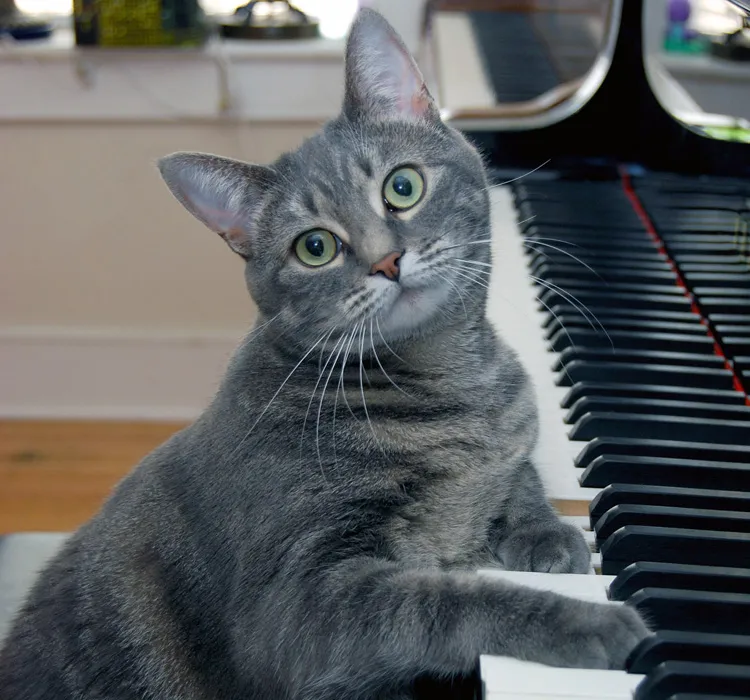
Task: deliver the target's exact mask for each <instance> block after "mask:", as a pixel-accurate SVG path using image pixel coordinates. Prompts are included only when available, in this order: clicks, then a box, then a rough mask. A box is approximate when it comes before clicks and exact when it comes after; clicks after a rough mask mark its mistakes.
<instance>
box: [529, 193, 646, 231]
mask: <svg viewBox="0 0 750 700" xmlns="http://www.w3.org/2000/svg"><path fill="white" fill-rule="evenodd" d="M517 208H518V219H519V222H520V221H527V220H528V224H521V226H520V228H521V230H524V227H525V226H527V225H530V224H531V223H532V222H533V223H534V225H536V226H560V227H563V226H564V227H565V228H585V229H591V230H594V231H608V232H612V235H615V234H616V233H619V232H620V231H642V230H643V224H642V223H641V221H640V219H639V218H638V216H637V214H636V213H635V212H634V211H633V209H632V208H630V209H627V208H625V207H617V208H614V207H612V206H611V205H610V204H609V202H607V204H606V206H605V207H601V208H599V212H597V210H596V207H595V206H593V205H592V202H591V201H589V202H587V204H586V206H585V207H576V206H571V205H570V204H569V203H568V202H564V203H562V202H549V201H546V202H545V201H541V200H540V201H537V202H534V203H533V204H532V203H531V202H524V201H522V202H519V203H518V204H517ZM597 213H599V216H596V214H597ZM602 214H604V215H605V216H604V217H603V216H602ZM608 214H616V216H614V217H612V218H609V217H608V216H606V215H608ZM531 217H534V218H531Z"/></svg>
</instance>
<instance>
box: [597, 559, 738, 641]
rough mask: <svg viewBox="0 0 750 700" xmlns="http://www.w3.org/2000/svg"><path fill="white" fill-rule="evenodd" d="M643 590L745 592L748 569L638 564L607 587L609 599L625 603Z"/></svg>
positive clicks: (621, 573)
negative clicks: (678, 589)
mask: <svg viewBox="0 0 750 700" xmlns="http://www.w3.org/2000/svg"><path fill="white" fill-rule="evenodd" d="M644 588H680V589H685V590H692V591H715V592H718V593H747V592H748V591H750V569H738V568H733V567H729V566H698V565H694V564H672V563H670V562H662V563H659V562H651V561H639V562H635V563H634V564H630V566H626V567H625V568H624V569H623V570H622V571H620V572H619V573H618V574H617V576H615V578H614V580H613V581H612V583H610V584H609V590H608V595H609V598H610V600H619V601H626V600H628V599H629V598H630V597H631V596H633V595H635V594H636V593H637V592H638V591H641V590H643V589H644ZM748 632H750V630H748Z"/></svg>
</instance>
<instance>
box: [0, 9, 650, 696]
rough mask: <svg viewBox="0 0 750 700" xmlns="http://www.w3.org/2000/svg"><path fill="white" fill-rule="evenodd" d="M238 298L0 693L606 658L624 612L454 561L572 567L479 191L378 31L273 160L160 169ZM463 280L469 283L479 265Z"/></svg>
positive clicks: (361, 685) (384, 678) (72, 546)
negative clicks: (487, 273)
mask: <svg viewBox="0 0 750 700" xmlns="http://www.w3.org/2000/svg"><path fill="white" fill-rule="evenodd" d="M160 169H161V173H162V175H163V177H164V179H165V181H166V183H167V185H168V186H169V188H170V189H171V191H172V192H173V193H174V195H175V196H176V197H177V199H178V200H179V201H180V202H182V204H183V205H184V206H185V207H186V208H187V209H188V210H189V211H190V212H191V213H192V214H193V215H195V216H196V217H197V218H198V219H200V220H201V221H202V222H203V223H205V224H206V225H207V226H208V227H209V228H211V229H213V230H214V231H216V232H217V233H219V234H220V235H221V236H222V237H223V238H224V239H225V240H226V242H227V243H228V244H229V246H230V247H231V248H232V249H233V250H234V251H235V252H236V253H238V254H239V255H240V256H242V258H244V260H245V261H246V278H247V285H248V287H249V290H250V293H251V295H252V297H253V299H254V300H255V302H256V303H257V306H258V308H259V313H260V316H259V320H258V322H257V324H256V329H255V330H254V332H253V333H251V335H250V336H249V337H248V338H247V339H246V340H245V341H244V342H243V343H242V344H241V346H240V347H239V349H238V350H237V352H236V354H235V355H234V357H233V359H232V361H231V363H230V366H229V368H228V371H227V374H226V377H225V378H224V381H223V383H222V385H221V388H220V390H219V392H218V394H217V396H216V397H215V399H214V401H213V402H212V404H211V405H210V407H209V408H208V409H207V410H206V411H205V413H204V414H203V415H202V416H201V417H200V418H199V419H198V420H197V421H196V422H195V423H194V424H193V425H192V426H190V427H189V428H187V429H185V430H183V431H182V432H180V433H178V434H177V435H175V436H174V437H173V438H172V439H171V440H169V441H168V442H167V443H166V444H164V445H162V446H161V447H159V448H158V449H157V450H156V451H154V452H153V453H152V454H150V455H149V456H147V457H146V458H145V459H144V460H143V462H141V464H140V465H139V466H138V467H137V468H136V469H135V470H134V471H133V472H132V473H131V474H130V475H129V476H128V477H127V478H126V479H125V480H124V481H123V482H122V483H121V484H120V485H119V486H118V487H117V488H116V490H115V492H114V494H113V495H112V497H111V498H110V499H109V500H108V502H107V503H106V504H105V505H104V507H103V508H102V510H101V512H100V513H99V514H98V515H97V516H96V517H94V518H93V519H92V520H91V521H90V522H88V523H87V524H85V525H84V526H83V527H82V528H81V529H80V530H79V531H78V532H77V533H75V535H74V536H73V537H72V538H71V539H70V541H69V543H68V544H67V546H66V547H65V549H64V551H62V552H61V554H60V555H59V556H57V557H56V558H55V559H54V560H53V562H52V563H51V564H50V565H49V566H48V567H47V569H46V570H45V571H44V573H43V574H42V576H41V578H40V579H39V581H38V582H37V584H36V586H35V587H34V589H33V591H32V593H31V596H30V598H29V600H28V601H27V603H26V605H25V607H24V609H23V611H22V612H21V614H20V615H19V617H18V619H17V620H16V622H15V627H14V629H13V631H12V633H11V635H10V638H9V639H8V641H7V643H6V646H5V648H4V650H3V651H2V654H1V655H0V696H1V697H2V698H3V700H42V699H43V700H53V699H54V700H73V699H74V698H75V699H76V700H77V699H81V700H93V699H95V698H97V699H98V698H102V699H104V698H106V699H107V700H119V699H122V700H125V699H128V700H132V699H135V698H139V699H146V698H148V699H154V700H156V699H157V698H158V699H159V700H171V699H175V700H176V699H178V698H179V699H180V700H199V699H200V700H209V699H210V700H220V699H222V700H223V699H227V700H229V699H237V700H239V699H242V700H250V699H258V700H260V699H263V700H292V699H294V700H327V699H329V698H330V699H333V698H337V699H341V698H346V699H347V700H375V699H381V698H412V697H414V696H415V691H414V683H415V681H416V680H417V679H418V678H421V677H434V678H444V679H447V678H451V677H458V676H462V675H467V674H470V673H471V672H472V671H473V669H475V667H476V664H477V661H478V657H479V655H480V653H489V654H502V655H510V656H514V657H518V658H520V659H528V660H533V661H537V662H542V663H546V664H552V665H559V666H581V667H592V668H620V667H622V666H623V663H624V661H625V658H626V656H627V654H628V652H629V651H630V650H631V649H632V648H633V647H634V646H635V645H636V643H637V642H639V641H640V640H641V639H642V638H643V637H645V636H646V635H647V634H648V631H647V628H646V626H645V625H644V624H643V622H642V621H641V619H640V618H639V616H638V614H637V613H636V612H635V611H634V610H632V609H631V608H629V607H625V606H621V607H618V606H613V605H596V604H591V603H584V602H581V601H576V600H572V599H567V598H563V597H560V596H557V595H554V594H550V593H544V592H538V591H535V590H531V589H527V588H523V587H518V586H514V585H509V584H505V583H501V582H498V581H496V580H492V579H489V578H486V577H479V576H477V575H476V574H475V573H473V572H474V571H475V570H476V569H477V568H479V567H487V566H496V567H505V568H509V569H522V570H533V571H549V572H584V571H586V570H587V569H588V566H589V553H588V550H587V548H586V545H585V543H584V541H583V538H582V537H581V535H580V534H579V533H578V532H577V531H576V530H575V529H573V528H571V527H569V526H567V525H565V524H563V523H561V522H560V521H559V520H558V519H557V517H556V516H555V513H554V512H553V510H552V508H551V507H550V506H549V505H548V503H547V502H546V501H545V498H544V495H543V492H542V488H541V485H540V480H539V477H538V475H537V473H536V472H535V469H534V467H533V465H532V463H531V461H530V457H529V455H530V453H531V450H532V447H533V445H534V441H535V436H536V416H535V410H534V405H533V398H532V390H531V387H530V384H529V380H528V378H527V377H526V376H525V374H524V372H523V370H522V368H521V366H520V364H519V362H518V360H517V359H516V357H515V356H514V355H513V353H512V352H511V351H510V350H509V349H508V348H507V347H506V346H504V345H503V343H502V342H501V341H500V340H499V339H498V338H497V337H496V335H495V333H494V332H493V330H492V328H491V326H490V325H489V323H488V321H487V320H486V319H485V301H486V300H485V293H484V287H483V286H482V285H481V284H479V283H478V282H477V283H475V282H474V281H473V279H472V276H471V275H468V273H464V274H463V275H462V274H459V270H460V268H458V267H457V263H456V259H457V258H461V259H463V260H467V259H468V260H473V261H476V262H480V263H487V262H489V259H490V255H489V246H488V245H487V244H486V240H487V239H488V237H489V235H490V224H489V203H488V194H487V191H488V183H487V181H486V179H485V174H484V171H483V167H482V163H481V161H480V158H479V156H478V155H477V153H476V152H475V151H474V150H473V149H472V148H471V147H470V146H469V145H468V144H467V142H466V141H465V140H464V139H463V138H462V136H461V135H459V134H458V133H457V132H456V131H454V130H453V129H451V128H450V127H448V126H446V125H445V124H443V123H441V121H440V119H439V116H438V112H437V109H436V107H435V105H434V103H433V101H432V98H431V97H430V95H429V93H428V92H427V90H426V88H425V86H424V84H423V80H422V77H421V75H420V73H419V71H418V69H417V67H416V65H415V63H414V62H413V60H412V59H411V57H410V56H409V54H408V52H407V51H406V49H405V47H404V45H403V44H402V42H401V41H400V39H399V38H398V36H397V35H396V34H395V33H394V31H393V30H392V29H391V27H390V26H389V25H388V24H387V23H386V22H385V20H384V19H382V17H380V16H379V15H378V14H376V13H374V12H372V11H362V12H361V13H360V14H359V16H358V18H357V20H356V22H355V24H354V27H353V29H352V31H351V35H350V39H349V44H348V48H347V63H346V96H345V101H344V106H343V110H342V113H341V115H340V116H339V117H338V118H336V119H335V120H333V121H331V122H330V123H328V124H327V125H325V127H324V128H323V129H322V131H321V132H320V133H318V134H317V135H316V136H314V137H313V138H311V139H310V140H308V141H307V142H306V143H304V144H303V145H302V146H301V147H300V148H299V150H297V151H296V152H294V153H289V154H286V155H284V156H282V157H281V158H279V160H277V161H276V162H275V163H274V164H273V165H272V166H270V167H263V166H257V165H248V164H245V163H241V162H237V161H233V160H228V159H225V158H219V157H216V156H211V155H203V154H187V153H185V154H175V155H171V156H168V157H166V158H164V159H163V160H162V161H161V162H160ZM474 277H475V278H476V279H479V278H477V277H476V276H474Z"/></svg>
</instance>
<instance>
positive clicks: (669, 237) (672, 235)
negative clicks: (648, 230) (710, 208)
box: [661, 231, 737, 250]
mask: <svg viewBox="0 0 750 700" xmlns="http://www.w3.org/2000/svg"><path fill="white" fill-rule="evenodd" d="M661 236H662V238H663V239H664V241H665V242H666V243H667V244H668V245H671V244H674V243H679V244H690V243H699V244H701V245H705V244H712V243H714V244H716V247H717V248H718V247H719V246H721V247H722V249H723V248H724V246H727V245H729V246H733V247H734V248H735V250H736V248H737V242H736V240H735V237H734V235H733V234H731V233H706V232H705V231H680V232H675V231H662V232H661Z"/></svg>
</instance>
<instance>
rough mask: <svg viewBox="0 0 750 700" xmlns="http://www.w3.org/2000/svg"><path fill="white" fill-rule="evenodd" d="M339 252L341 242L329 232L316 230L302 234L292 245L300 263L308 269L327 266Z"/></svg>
mask: <svg viewBox="0 0 750 700" xmlns="http://www.w3.org/2000/svg"><path fill="white" fill-rule="evenodd" d="M340 250H341V241H340V240H339V239H338V238H336V236H334V235H333V234H332V233H331V232H330V231H324V230H323V229H320V228H317V229H315V230H314V231H308V232H307V233H303V234H302V235H301V236H300V237H299V238H298V239H297V241H296V242H295V244H294V253H295V255H296V256H297V257H298V258H299V259H300V262H302V263H304V264H305V265H309V266H310V267H320V266H321V265H327V264H328V263H329V262H331V260H333V259H334V258H335V257H336V256H337V255H338V254H339V251H340Z"/></svg>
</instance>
